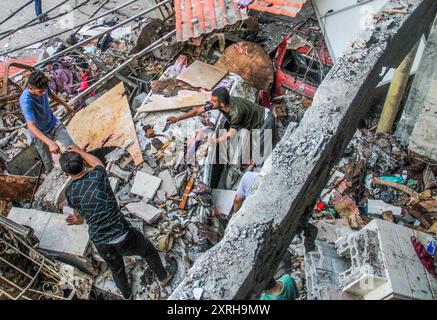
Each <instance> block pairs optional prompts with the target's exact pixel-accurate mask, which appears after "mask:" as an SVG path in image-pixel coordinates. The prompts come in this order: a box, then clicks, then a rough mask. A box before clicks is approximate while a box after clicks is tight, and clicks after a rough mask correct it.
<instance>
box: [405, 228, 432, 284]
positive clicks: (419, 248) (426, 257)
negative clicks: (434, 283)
mask: <svg viewBox="0 0 437 320" xmlns="http://www.w3.org/2000/svg"><path fill="white" fill-rule="evenodd" d="M410 239H411V242H412V243H413V248H414V251H415V252H416V254H417V256H418V257H419V259H420V261H421V262H422V264H423V266H424V267H425V269H426V270H428V272H429V273H430V274H432V275H433V276H434V277H437V272H436V269H435V265H434V257H433V256H431V255H430V254H429V253H428V252H426V249H425V247H424V246H423V245H422V244H421V243H420V242H419V240H417V238H416V237H415V236H412V237H411V238H410Z"/></svg>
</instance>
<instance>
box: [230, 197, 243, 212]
mask: <svg viewBox="0 0 437 320" xmlns="http://www.w3.org/2000/svg"><path fill="white" fill-rule="evenodd" d="M243 201H244V199H242V198H240V197H239V196H237V195H235V198H234V205H233V207H232V214H236V213H237V211H238V210H240V208H241V206H242V205H243Z"/></svg>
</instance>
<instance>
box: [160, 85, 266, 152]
mask: <svg viewBox="0 0 437 320" xmlns="http://www.w3.org/2000/svg"><path fill="white" fill-rule="evenodd" d="M214 109H218V110H220V111H221V112H222V113H223V115H224V116H225V117H226V119H227V121H228V122H229V124H230V128H229V130H228V131H227V132H226V133H225V134H223V135H221V136H220V137H218V138H217V139H212V141H211V142H212V143H214V144H217V143H221V142H223V141H226V140H227V139H230V138H232V137H233V136H234V135H235V134H236V133H237V131H238V130H239V129H247V130H249V131H251V130H253V129H261V130H262V131H261V141H263V135H264V134H263V133H264V130H265V129H270V130H273V129H274V117H273V114H272V112H271V111H270V110H269V109H267V108H263V107H261V106H260V105H258V104H256V103H253V102H251V101H249V100H247V99H244V98H239V97H231V96H230V95H229V91H228V90H227V89H226V88H217V89H214V90H213V91H212V93H211V103H210V104H206V105H204V106H200V107H196V108H193V109H192V110H190V111H188V112H186V113H184V114H183V115H181V116H178V117H177V116H171V117H168V118H167V122H168V123H176V122H178V121H180V120H183V119H188V118H191V117H194V116H198V115H200V114H202V113H204V112H207V111H210V110H214Z"/></svg>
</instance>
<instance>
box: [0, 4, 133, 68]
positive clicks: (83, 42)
mask: <svg viewBox="0 0 437 320" xmlns="http://www.w3.org/2000/svg"><path fill="white" fill-rule="evenodd" d="M135 1H137V0H131V1H129V2H127V3H125V4H122V5H119V6H118V7H116V8H114V9H112V10H110V11H108V12H105V13H102V14H101V15H100V16H98V17H94V18H92V19H90V20H88V21H85V22H84V23H81V24H79V25H77V26H74V27H73V28H69V29H65V30H63V31H60V32H58V33H55V34H53V35H51V36H48V37H46V38H43V39H39V40H37V41H34V42H31V43H28V44H25V45H22V46H20V47H18V48H15V49H11V50H8V51H6V52H3V53H0V54H2V55H4V54H8V53H11V52H15V51H17V50H20V49H24V48H27V47H28V46H31V45H34V44H36V43H38V42H43V41H46V40H48V39H51V38H54V37H56V36H59V35H61V34H63V33H66V32H69V31H71V30H74V29H76V28H78V27H82V26H84V25H86V24H88V23H90V22H93V21H95V20H98V19H100V18H102V17H104V16H107V15H108V14H111V13H113V12H115V11H117V10H119V9H121V8H124V7H126V6H128V5H130V4H132V3H133V2H135ZM111 31H112V30H111ZM102 34H104V33H102ZM100 35H101V34H100ZM94 39H96V38H95V37H91V38H88V39H85V40H83V41H81V42H80V43H81V45H82V44H85V43H87V42H89V41H92V40H94ZM77 47H79V46H77ZM77 47H75V48H77ZM69 49H70V48H67V49H65V50H63V51H61V52H59V53H58V54H55V55H53V56H52V57H49V58H47V59H44V60H42V61H41V62H39V63H38V64H36V65H34V66H39V65H41V64H44V63H46V62H47V61H50V60H51V59H54V58H53V57H59V56H61V55H63V54H65V53H66V52H68V50H69ZM24 72H25V70H23V71H20V72H19V73H16V74H15V75H14V76H17V75H19V74H22V73H24Z"/></svg>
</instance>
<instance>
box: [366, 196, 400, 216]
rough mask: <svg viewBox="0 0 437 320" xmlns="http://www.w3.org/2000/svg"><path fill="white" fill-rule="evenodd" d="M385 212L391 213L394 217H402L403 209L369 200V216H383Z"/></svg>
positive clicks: (380, 201) (379, 201)
mask: <svg viewBox="0 0 437 320" xmlns="http://www.w3.org/2000/svg"><path fill="white" fill-rule="evenodd" d="M384 211H391V213H392V214H393V215H394V216H400V215H401V213H402V208H401V207H395V206H392V205H390V204H387V203H385V202H384V201H382V200H372V199H369V200H368V202H367V212H368V213H369V214H382V213H383V212H384Z"/></svg>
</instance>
